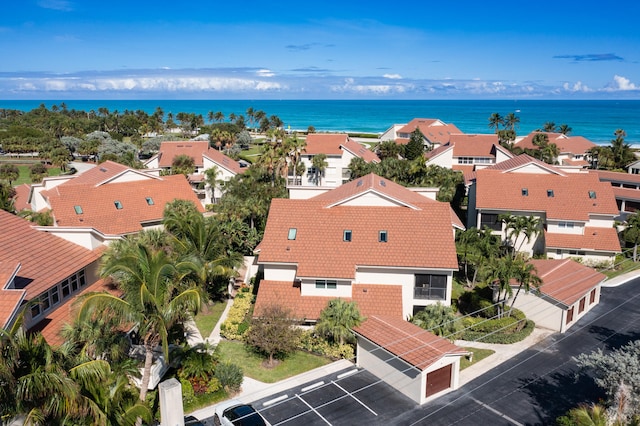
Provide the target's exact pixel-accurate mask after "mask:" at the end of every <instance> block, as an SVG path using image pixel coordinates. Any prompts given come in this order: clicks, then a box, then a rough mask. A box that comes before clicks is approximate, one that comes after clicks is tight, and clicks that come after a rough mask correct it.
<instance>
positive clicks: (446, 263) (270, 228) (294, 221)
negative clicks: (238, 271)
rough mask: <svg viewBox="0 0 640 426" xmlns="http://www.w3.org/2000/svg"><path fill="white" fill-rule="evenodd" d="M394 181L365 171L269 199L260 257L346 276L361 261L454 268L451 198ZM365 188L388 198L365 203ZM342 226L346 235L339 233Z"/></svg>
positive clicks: (303, 270) (304, 270) (308, 273)
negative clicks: (294, 195) (303, 196)
mask: <svg viewBox="0 0 640 426" xmlns="http://www.w3.org/2000/svg"><path fill="white" fill-rule="evenodd" d="M358 182H362V183H360V184H359V183H358ZM381 182H383V183H384V185H381ZM391 183H392V182H390V181H387V180H385V179H382V178H380V177H379V176H376V175H368V176H365V177H364V178H361V179H359V180H356V181H353V182H350V183H348V184H345V185H343V186H342V187H338V188H336V189H334V190H331V191H329V192H327V193H324V194H321V195H318V196H316V197H313V198H311V199H307V200H290V199H274V200H272V202H271V208H270V210H269V217H268V220H267V226H266V229H265V233H264V237H263V239H262V242H261V243H260V245H259V246H258V250H259V253H260V255H259V258H258V259H259V263H285V264H296V265H297V266H298V268H297V275H298V277H324V278H345V279H352V278H354V277H355V273H356V267H358V266H388V267H404V268H436V269H445V270H451V269H457V267H458V264H457V258H456V251H455V245H454V240H453V233H452V229H451V228H452V226H453V223H452V219H453V216H452V213H451V207H450V206H449V204H448V203H441V202H438V201H434V200H430V199H428V198H426V197H423V196H421V195H419V194H416V193H413V192H411V191H409V190H408V189H406V188H403V187H401V186H399V185H397V187H395V186H393V185H396V184H393V185H391ZM344 187H347V188H346V189H345V188H344ZM374 188H375V190H374ZM387 189H389V190H390V193H391V194H392V195H393V198H391V197H390V196H389V195H388V194H387V193H384V190H387ZM378 190H379V191H378ZM334 191H335V192H334ZM360 191H362V192H360ZM332 193H333V194H332ZM336 194H337V196H336ZM358 194H360V195H362V197H361V198H357V195H358ZM368 196H371V198H376V197H378V198H379V199H380V197H382V199H383V200H384V202H386V205H375V203H373V204H369V205H366V204H365V203H366V202H367V201H369V202H371V198H368ZM349 200H354V202H353V203H351V204H349V203H348V202H347V201H349ZM389 200H390V201H389ZM458 225H459V224H458ZM291 229H295V236H294V239H289V237H290V230H291ZM345 230H349V231H351V241H344V231H345ZM380 231H385V232H386V237H387V241H386V242H380V241H379V233H380ZM415 241H419V242H420V243H419V244H412V243H411V242H415Z"/></svg>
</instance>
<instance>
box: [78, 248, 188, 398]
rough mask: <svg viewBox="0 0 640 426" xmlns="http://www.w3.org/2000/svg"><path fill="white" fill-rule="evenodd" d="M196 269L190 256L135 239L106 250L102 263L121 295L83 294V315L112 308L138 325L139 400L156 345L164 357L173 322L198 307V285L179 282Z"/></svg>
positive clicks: (104, 274) (86, 317)
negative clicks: (119, 249)
mask: <svg viewBox="0 0 640 426" xmlns="http://www.w3.org/2000/svg"><path fill="white" fill-rule="evenodd" d="M109 250H111V249H109ZM198 271H199V268H198V266H197V265H196V264H194V263H193V262H191V261H189V260H183V261H178V262H173V261H172V260H171V259H170V258H169V257H168V255H167V254H166V253H165V252H164V251H162V250H152V249H149V248H147V247H146V246H144V245H143V244H140V243H135V244H133V245H132V247H131V248H130V249H128V250H125V251H124V252H123V253H112V254H111V255H110V256H107V257H106V261H105V263H103V265H102V267H101V276H102V277H105V278H106V277H112V278H113V279H114V280H116V282H117V283H118V284H119V285H120V286H121V288H122V289H123V290H124V297H123V298H119V297H116V296H114V295H112V294H109V293H89V294H87V295H86V296H83V297H82V299H81V303H80V310H79V313H78V318H79V319H80V320H81V321H87V320H89V319H90V318H92V317H94V316H95V315H104V314H111V313H113V314H115V315H116V317H117V318H118V319H119V321H120V324H121V325H127V326H130V325H131V324H135V325H136V327H137V328H138V330H137V332H138V334H139V336H140V339H141V342H142V348H143V350H144V355H145V359H144V368H143V373H142V379H141V386H140V400H141V401H145V399H146V396H147V388H148V386H149V380H150V378H151V367H152V365H153V354H154V351H155V350H156V348H157V347H158V346H160V347H161V348H162V351H163V353H164V357H165V359H166V360H168V359H169V340H168V337H169V334H170V330H171V328H172V327H173V326H174V325H176V324H178V323H180V322H182V321H183V320H185V319H186V318H187V317H188V316H189V315H191V314H192V313H194V312H195V311H197V310H198V308H199V307H200V293H199V291H198V290H197V289H195V288H194V287H188V288H186V289H183V288H184V285H183V283H182V282H181V280H182V278H183V277H185V276H186V275H188V274H190V273H198Z"/></svg>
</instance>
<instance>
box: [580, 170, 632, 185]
mask: <svg viewBox="0 0 640 426" xmlns="http://www.w3.org/2000/svg"><path fill="white" fill-rule="evenodd" d="M589 173H595V174H597V175H598V178H599V179H600V180H601V181H603V182H616V183H630V184H632V185H638V186H640V175H637V174H633V173H622V172H610V171H608V170H590V171H589Z"/></svg>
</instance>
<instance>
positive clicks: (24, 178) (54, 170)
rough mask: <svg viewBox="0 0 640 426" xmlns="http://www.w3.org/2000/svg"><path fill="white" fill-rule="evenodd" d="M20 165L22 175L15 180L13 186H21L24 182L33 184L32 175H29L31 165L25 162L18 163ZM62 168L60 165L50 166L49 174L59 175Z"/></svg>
mask: <svg viewBox="0 0 640 426" xmlns="http://www.w3.org/2000/svg"><path fill="white" fill-rule="evenodd" d="M16 165H17V166H18V170H20V176H19V177H18V180H16V181H15V182H13V186H19V185H22V184H23V183H28V184H31V177H30V176H29V167H30V166H29V165H24V164H16ZM60 173H61V170H60V168H59V167H50V168H49V176H58V175H60Z"/></svg>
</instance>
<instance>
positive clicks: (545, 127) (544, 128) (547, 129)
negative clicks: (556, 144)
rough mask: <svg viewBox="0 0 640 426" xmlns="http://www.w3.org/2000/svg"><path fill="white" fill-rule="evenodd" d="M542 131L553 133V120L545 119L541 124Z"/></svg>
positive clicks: (554, 125) (554, 126)
mask: <svg viewBox="0 0 640 426" xmlns="http://www.w3.org/2000/svg"><path fill="white" fill-rule="evenodd" d="M542 131H543V132H547V133H553V132H555V131H556V123H554V122H553V121H547V122H546V123H544V124H543V125H542Z"/></svg>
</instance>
